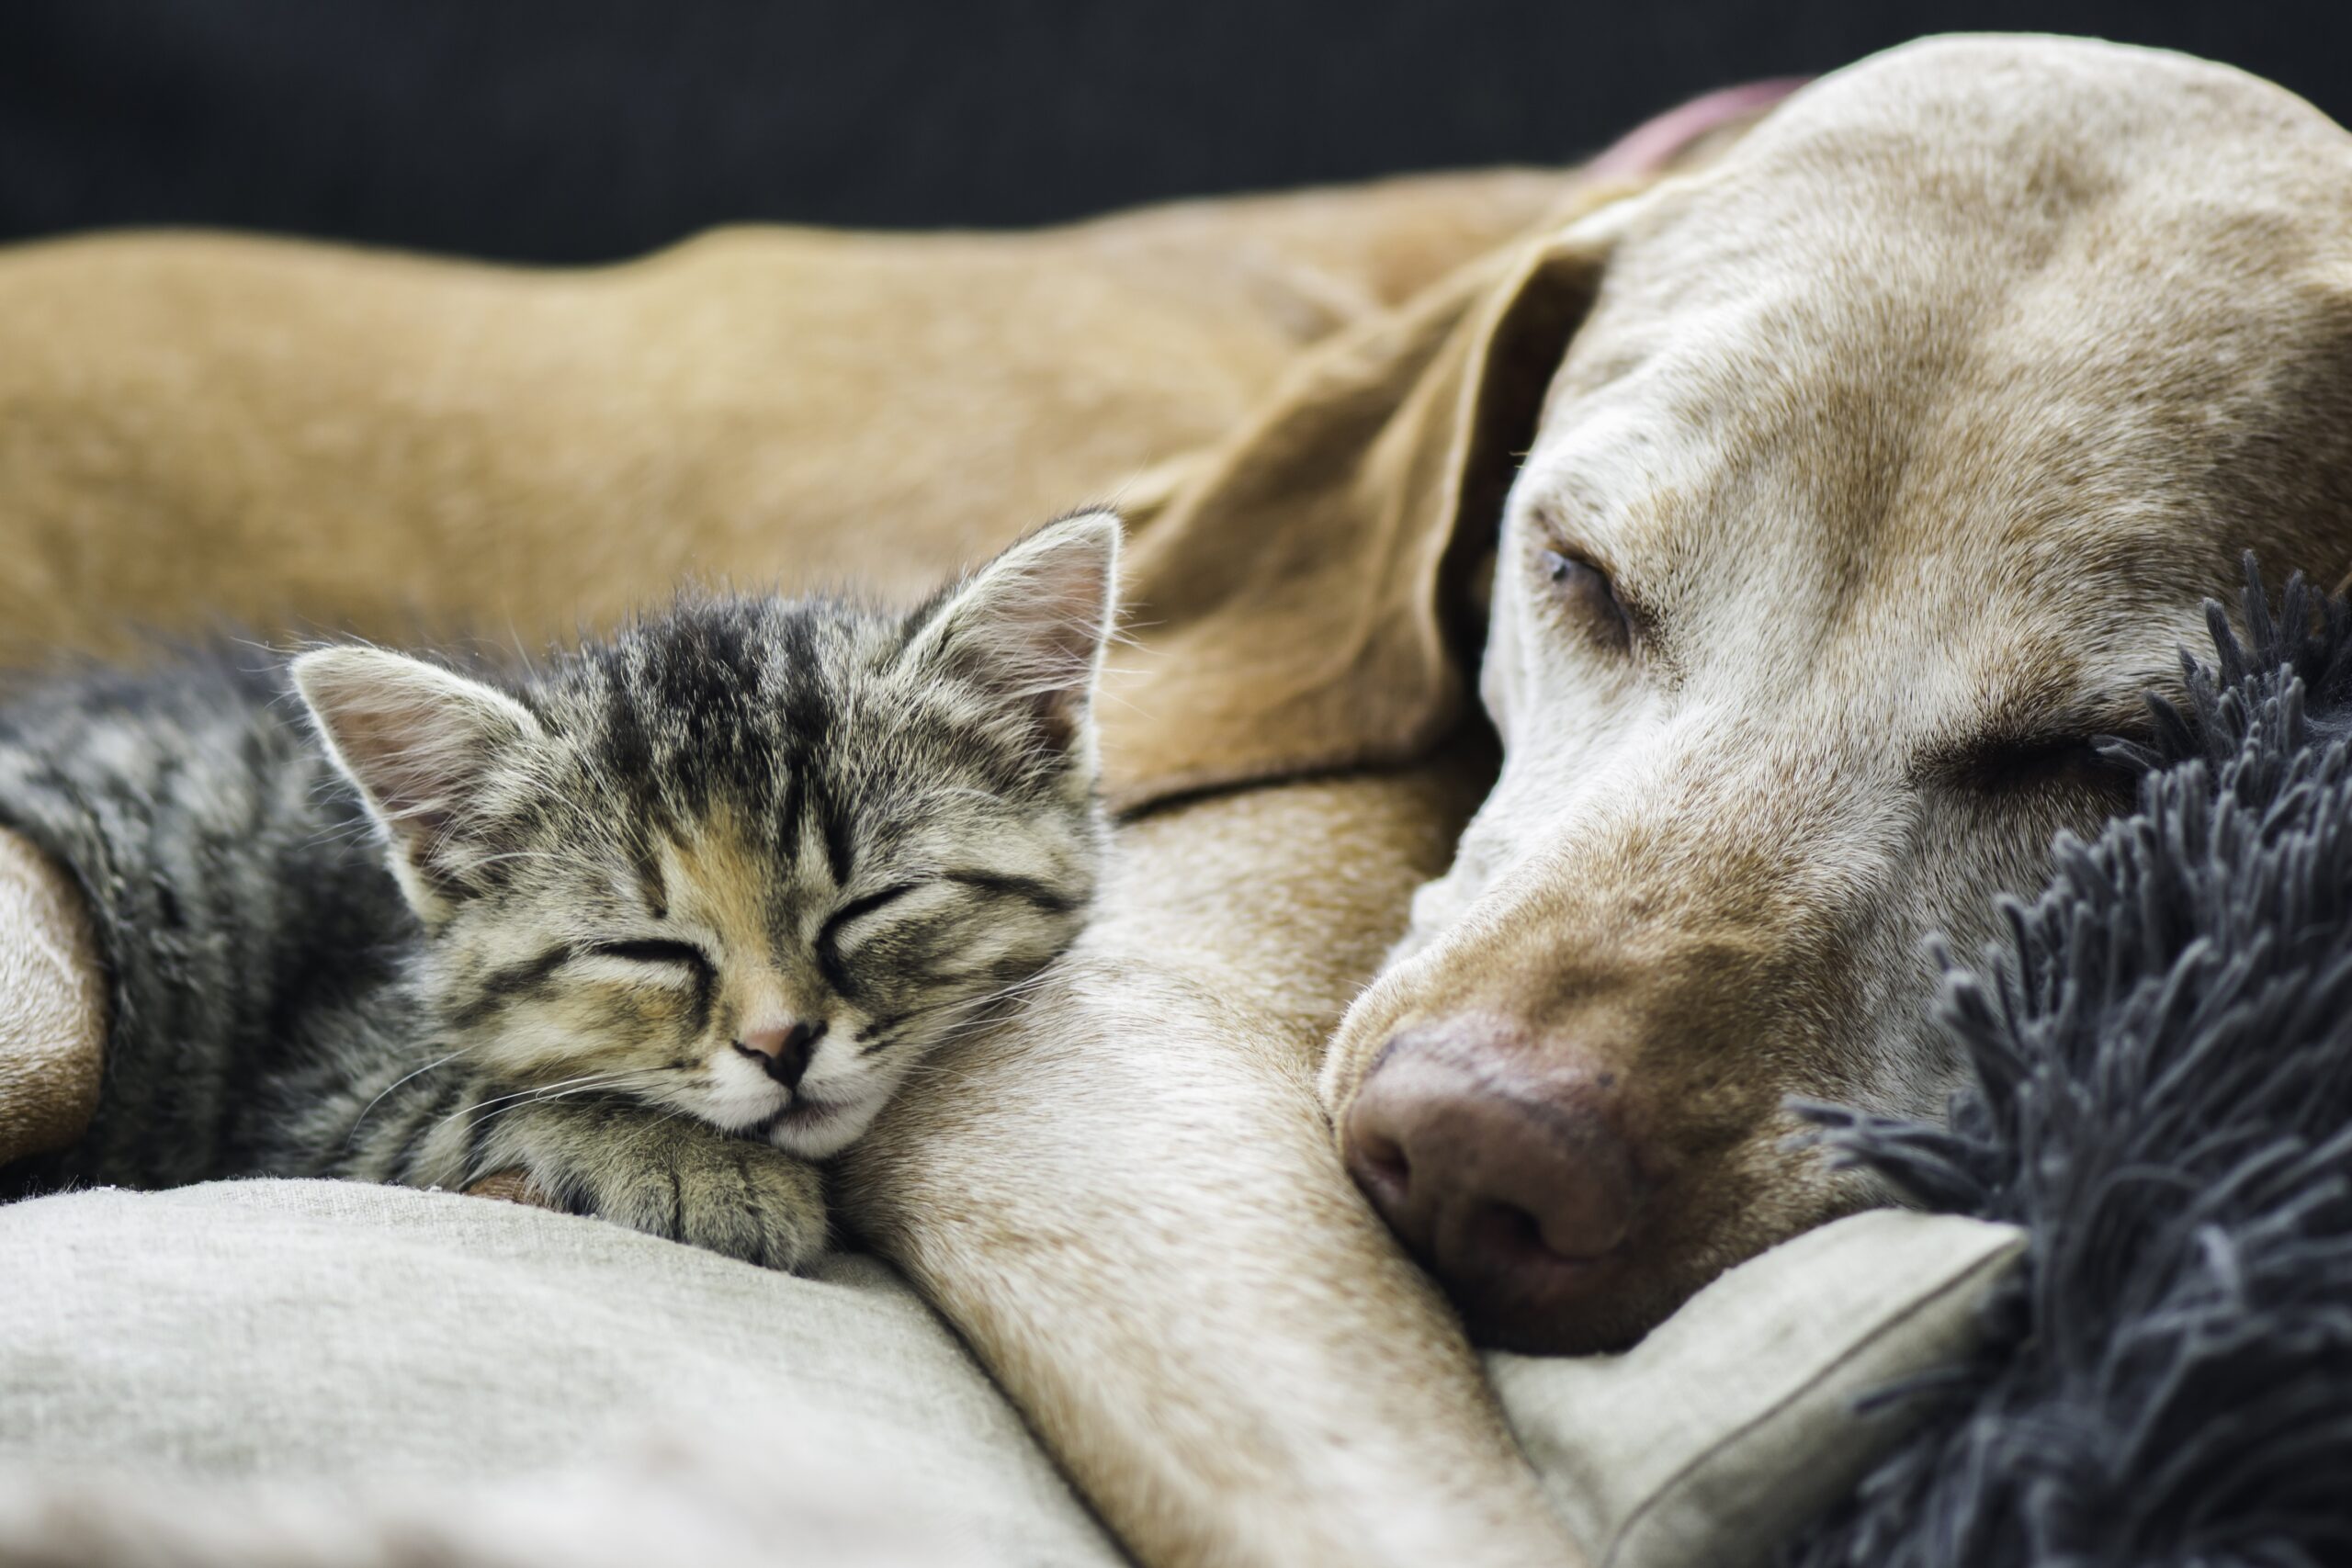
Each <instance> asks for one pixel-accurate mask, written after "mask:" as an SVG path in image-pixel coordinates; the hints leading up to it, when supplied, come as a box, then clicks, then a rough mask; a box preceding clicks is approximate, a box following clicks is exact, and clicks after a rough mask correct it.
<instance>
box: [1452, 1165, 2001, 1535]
mask: <svg viewBox="0 0 2352 1568" xmlns="http://www.w3.org/2000/svg"><path fill="white" fill-rule="evenodd" d="M2024 1246H2025V1234H2024V1232H2022V1231H2020V1230H2018V1228H2016V1227H2015V1226H2013V1225H2001V1224H1986V1223H1985V1222H1983V1221H1980V1220H1970V1219H1963V1218H1960V1217H1958V1216H1955V1215H1948V1214H1935V1215H1931V1214H1917V1213H1904V1212H1900V1211H1894V1210H1878V1211H1874V1212H1872V1213H1863V1214H1856V1215H1853V1216H1851V1217H1850V1218H1848V1219H1844V1220H1840V1221H1838V1223H1837V1224H1831V1225H1826V1226H1824V1227H1823V1228H1821V1229H1819V1230H1816V1231H1813V1232H1810V1233H1808V1234H1806V1235H1801V1236H1798V1237H1797V1238H1796V1239H1794V1240H1793V1241H1788V1242H1783V1243H1782V1244H1781V1246H1779V1247H1774V1248H1772V1250H1770V1252H1767V1253H1765V1254H1764V1255H1763V1256H1761V1257H1759V1258H1751V1259H1750V1260H1748V1261H1747V1262H1746V1263H1744V1264H1742V1265H1740V1266H1739V1267H1738V1268H1736V1269H1732V1270H1731V1271H1730V1272H1729V1273H1727V1274H1725V1275H1724V1277H1723V1278H1722V1279H1720V1280H1716V1281H1715V1282H1714V1283H1713V1284H1712V1285H1710V1286H1708V1287H1707V1288H1706V1289H1705V1290H1703V1291H1702V1292H1699V1293H1698V1294H1697V1295H1696V1296H1693V1297H1692V1298H1691V1300H1690V1302H1688V1303H1685V1305H1684V1306H1683V1307H1682V1309H1681V1310H1680V1311H1679V1312H1678V1313H1676V1314H1674V1316H1672V1317H1671V1318H1668V1320H1667V1321H1666V1322H1665V1323H1664V1324H1663V1325H1660V1326H1659V1327H1658V1328H1657V1330H1656V1331H1655V1332H1653V1333H1652V1334H1651V1335H1650V1337H1648V1338H1646V1339H1645V1340H1643V1341H1642V1342H1641V1343H1640V1344H1639V1345H1637V1346H1635V1347H1634V1348H1633V1349H1632V1350H1630V1351H1628V1352H1626V1353H1625V1354H1623V1355H1622V1356H1588V1357H1577V1358H1541V1359H1539V1358H1534V1357H1527V1356H1507V1355H1494V1356H1489V1357H1488V1358H1487V1370H1488V1371H1489V1372H1490V1374H1491V1375H1492V1376H1493V1378H1494V1380H1495V1386H1496V1387H1497V1389H1498V1390H1499V1391H1500V1392H1501V1394H1502V1399H1503V1406H1504V1409H1505V1411H1506V1412H1507V1413H1508V1414H1509V1416H1510V1423H1511V1427H1512V1428H1513V1429H1514V1430H1515V1431H1516V1432H1517V1433H1518V1434H1519V1440H1520V1442H1521V1445H1522V1446H1523V1447H1524V1448H1525V1449H1526V1450H1527V1454H1528V1457H1529V1458H1530V1459H1531V1460H1532V1461H1534V1464H1535V1468H1536V1470H1537V1471H1538V1472H1540V1474H1541V1475H1542V1477H1543V1482H1544V1492H1545V1495H1548V1496H1549V1497H1550V1498H1551V1500H1552V1504H1553V1506H1554V1507H1555V1508H1556V1509H1558V1510H1559V1513H1560V1516H1561V1517H1562V1519H1563V1520H1564V1521H1565V1522H1566V1524H1567V1526H1568V1528H1569V1529H1570V1530H1571V1531H1572V1532H1573V1533H1574V1534H1575V1535H1576V1537H1577V1540H1579V1541H1581V1542H1582V1543H1583V1545H1584V1548H1585V1551H1586V1552H1587V1554H1588V1555H1589V1558H1590V1559H1591V1563H1592V1568H1668V1565H1674V1568H1681V1565H1686V1564H1687V1565H1691V1568H1697V1565H1701V1564H1703V1565H1705V1568H1739V1565H1740V1564H1743V1563H1749V1562H1760V1561H1762V1560H1763V1559H1764V1558H1766V1557H1767V1556H1769V1555H1770V1553H1771V1552H1772V1551H1773V1550H1774V1549H1775V1548H1777V1547H1778V1546H1779V1545H1780V1544H1781V1542H1782V1541H1784V1540H1787V1539H1788V1538H1789V1536H1790V1535H1792V1533H1793V1532H1794V1531H1795V1530H1796V1529H1798V1528H1800V1527H1801V1526H1803V1525H1804V1523H1805V1522H1806V1521H1807V1520H1809V1519H1811V1518H1812V1517H1814V1516H1815V1514H1817V1513H1818V1512H1819V1511H1820V1510H1821V1509H1822V1508H1823V1507H1825V1506H1827V1505H1828V1504H1830V1503H1831V1502H1834V1501H1835V1500H1836V1499H1837V1498H1838V1496H1840V1495H1843V1494H1844V1493H1845V1492H1846V1491H1847V1490H1848V1489H1849V1488H1850V1487H1851V1486H1852V1485H1853V1483H1854V1482H1855V1481H1856V1480H1857V1479H1859V1478H1860V1475H1861V1473H1862V1472H1863V1471H1864V1470H1865V1469H1866V1468H1867V1467H1868V1466H1869V1464H1870V1461H1871V1460H1872V1459H1874V1458H1875V1457H1876V1456H1877V1455H1878V1454H1879V1453H1880V1452H1881V1451H1883V1450H1884V1449H1885V1448H1886V1447H1887V1446H1888V1445H1890V1444H1892V1443H1893V1442H1894V1440H1895V1439H1896V1438H1899V1437H1901V1436H1902V1435H1903V1431H1904V1429H1905V1423H1904V1421H1903V1419H1902V1418H1901V1415H1900V1412H1899V1410H1897V1411H1889V1412H1886V1413H1883V1414H1881V1415H1878V1416H1859V1415H1857V1413H1856V1412H1855V1410H1854V1408H1853V1406H1854V1402H1855V1401H1856V1400H1857V1399H1858V1398H1860V1396H1862V1395H1865V1394H1869V1393H1874V1392H1876V1391H1878V1390H1880V1389H1883V1388H1884V1387H1886V1386H1887V1385H1888V1384H1890V1383H1893V1382H1899V1381H1901V1380H1902V1379H1904V1378H1905V1377H1909V1376H1913V1375H1916V1374H1917V1373H1919V1372H1922V1371H1928V1370H1930V1369H1932V1368H1935V1367H1938V1366H1940V1365H1943V1364H1945V1363H1948V1362H1950V1361H1951V1360H1954V1359H1958V1358H1959V1357H1961V1356H1962V1355H1964V1354H1965V1353H1966V1351H1967V1349H1968V1348H1969V1347H1970V1346H1971V1344H1973V1341H1974V1338H1975V1335H1976V1311H1975V1309H1976V1304H1977V1303H1978V1302H1979V1301H1980V1300H1981V1299H1982V1298H1983V1296H1984V1294H1985V1291H1986V1289H1987V1288H1988V1287H1989V1286H1991V1285H1992V1284H1993V1283H1994V1281H1996V1280H1998V1279H1999V1278H2000V1277H2001V1276H2002V1274H2004V1273H2005V1272H2007V1270H2008V1269H2010V1268H2011V1267H2012V1266H2014V1264H2015V1263H2016V1261H2017V1258H2018V1254H2019V1253H2020V1252H2021V1251H2022V1250H2023V1248H2024Z"/></svg>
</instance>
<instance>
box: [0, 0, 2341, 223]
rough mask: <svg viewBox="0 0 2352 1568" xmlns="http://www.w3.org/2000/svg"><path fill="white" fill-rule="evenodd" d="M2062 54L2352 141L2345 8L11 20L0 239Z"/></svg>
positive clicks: (182, 10) (1207, 164)
mask: <svg viewBox="0 0 2352 1568" xmlns="http://www.w3.org/2000/svg"><path fill="white" fill-rule="evenodd" d="M1962 28H1998V29H2020V28H2030V29H2038V30H2044V31H2063V32H2082V33H2090V34H2095V35H2098V36H2103V37H2109V38H2118V39H2131V40H2134V41H2141V42H2153V43H2162V44H2166V45H2170V46H2172V47H2176V48H2182V49H2187V50H2189V51H2194V52H2197V53H2200V54H2206V55H2211V56H2213V57H2216V58H2220V59H2223V60H2228V61H2231V62H2234V63H2237V64H2240V65H2244V66H2245V67H2247V68H2248V69H2250V70H2253V71H2256V72H2258V73H2261V74H2264V75H2267V76H2270V77H2273V78H2276V79H2277V80H2278V81H2281V82H2283V83H2285V84H2286V85H2289V86H2290V87H2293V88H2294V89H2295V90H2297V91H2298V92H2301V93H2302V94H2304V95H2305V96H2309V97H2311V98H2312V99H2313V100H2314V101H2316V102H2317V103H2318V104H2319V105H2320V106H2321V107H2323V108H2325V109H2327V110H2329V111H2330V112H2331V113H2333V114H2335V115H2336V116H2337V117H2338V118H2345V117H2346V114H2347V112H2352V5H2346V4H2343V3H2341V0H2338V3H2335V4H2329V5H2321V4H2279V5H2262V4H2256V3H2245V0H2241V3H2236V4H2231V3H2227V0H2195V3H2186V4H2185V3H2181V0H2159V3H2150V4H2128V3H2125V0H2052V3H2047V4H2042V5H2015V4H1989V3H1987V4H1977V5H1962V4H1926V3H1916V0H1886V3H1883V4H1878V5H1868V4H1858V3H1855V0H1782V3H1780V4H1760V3H1752V0H1724V3H1720V4H1712V5H1710V4H1701V3H1697V0H1688V3H1666V4H1650V5H1638V4H1621V5H1614V6H1600V5H1589V4H1581V3H1577V4H1566V3H1556V4H1548V5H1541V4H1524V3H1519V0H1455V3H1442V0H1424V3H1383V0H1295V3H1291V4H1283V3H1280V0H1269V3H1264V4H1259V5H1254V6H1252V5H1240V4H1229V3H1226V0H1194V3H1193V4H1183V5H1177V4H1166V3H1162V0H972V3H970V4H965V5H956V4H935V5H911V4H888V3H869V4H865V5H857V4H851V3H848V0H822V3H813V4H812V3H794V0H771V3H764V4H763V3H756V0H668V3H655V0H0V238H17V237H23V236H28V235H35V234H44V233H53V232H58V231H70V230H78V229H85V228H91V227H97V226H107V225H119V224H128V223H149V224H152V223H207V224H230V225H236V226H241V227H247V228H260V229H272V230H280V231H296V232H303V233H311V234H322V235H332V236H338V237H344V238H350V239H357V240H364V241H370V242H378V243H394V244H402V245H413V246H423V247H427V248H432V249H437V250H451V251H462V252H471V253H475V254H486V255H492V256H500V257H511V258H516V259H531V260H543V261H581V260H592V259H599V258H605V257H612V256H617V255H623V254H630V253H633V252H636V251H639V250H643V249H645V248H648V247H650V246H652V245H657V244H660V243H664V242H666V241H669V240H672V239H675V238H677V237H678V236H680V235H682V234H685V233H688V232H691V231H695V230H696V229H699V228H702V227H705V226H707V225H708V224H711V223H715V222H723V221H730V220H753V219H767V220H788V221H799V222H817V223H833V224H869V225H890V226H902V225H908V226H910V225H939V224H979V225H1002V224H1023V223H1034V222H1038V221H1042V220H1051V219H1057V218H1064V217H1069V216H1073V215H1077V214H1081V213H1086V212H1091V211H1096V210H1099V209H1104V208H1109V207H1116V206H1120V205H1125V204H1129V203H1133V202H1136V201H1142V200H1148V199H1151V198H1154V197H1166V196H1181V195H1194V194H1206V193H1215V192H1225V191H1235V190H1248V189H1259V188H1265V187H1271V186H1285V185H1294V184H1299V183H1303V182H1308V181H1317V180H1334V179H1345V178H1350V177H1353V176H1359V175H1374V174H1381V173H1386V172H1391V171H1396V170H1405V169H1422V168H1435V167H1443V166H1449V165H1459V164H1486V163H1498V162H1522V163H1558V162H1562V161H1565V160H1566V159H1568V158H1571V157H1573V156H1575V155H1576V154H1577V153H1580V152H1588V151H1590V150H1592V149H1593V148H1595V147H1597V146H1599V145H1600V144H1601V143H1603V142H1605V141H1607V140H1609V138H1611V136H1612V135H1614V134H1615V133H1616V132H1618V131H1620V130H1624V129H1626V128H1627V127H1629V126H1631V125H1632V124H1634V122H1636V121H1638V120H1639V119H1641V118H1643V117H1645V116H1646V115H1648V114H1650V113H1653V112H1655V111H1657V110H1658V109H1660V108H1664V107H1669V106H1670V105H1672V104H1673V103H1675V102H1677V101H1679V99H1681V98H1683V97H1685V96H1690V95H1691V94H1693V93H1696V92H1699V91H1702V90H1704V89H1706V88H1708V87H1713V86H1718V85H1724V84H1726V83H1730V82H1736V81H1741V80H1747V79H1753V78H1756V77H1760V76H1768V75H1778V74H1783V73H1811V72H1818V71H1823V70H1827V69H1831V68H1834V67H1836V66H1838V65H1839V64H1842V63H1844V62H1849V61H1851V60H1853V59H1855V58H1857V57H1859V56H1860V55H1862V54H1865V53H1868V52H1870V51H1872V50H1875V49H1878V48H1882V47H1883V46H1885V45H1887V44H1890V43H1894V42H1897V41H1900V40H1901V39H1905V38H1910V37H1914V36H1917V35H1918V34H1920V33H1926V32H1937V31H1947V30H1953V29H1962Z"/></svg>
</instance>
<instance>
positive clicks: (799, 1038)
mask: <svg viewBox="0 0 2352 1568" xmlns="http://www.w3.org/2000/svg"><path fill="white" fill-rule="evenodd" d="M824 1037H825V1026H824V1024H823V1023H821V1022H819V1023H810V1022H808V1021H805V1020H803V1021H800V1022H797V1023H794V1024H790V1025H788V1026H786V1027H785V1028H782V1029H754V1030H752V1031H751V1032H748V1033H746V1034H745V1035H744V1036H743V1038H742V1039H741V1040H738V1041H737V1042H735V1049H737V1050H738V1051H741V1052H742V1053H743V1055H746V1056H750V1057H752V1059H753V1060H755V1061H757V1062H758V1063H759V1064H760V1065H761V1066H763V1067H765V1068H766V1069H767V1071H768V1077H772V1078H774V1079H775V1081H776V1082H778V1083H780V1084H782V1085H783V1086H784V1087H785V1088H786V1089H798V1088H799V1087H800V1078H801V1075H802V1074H804V1073H806V1072H807V1071H808V1070H809V1057H810V1056H813V1055H816V1053H817V1042H818V1041H820V1040H822V1039H823V1038H824Z"/></svg>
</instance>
